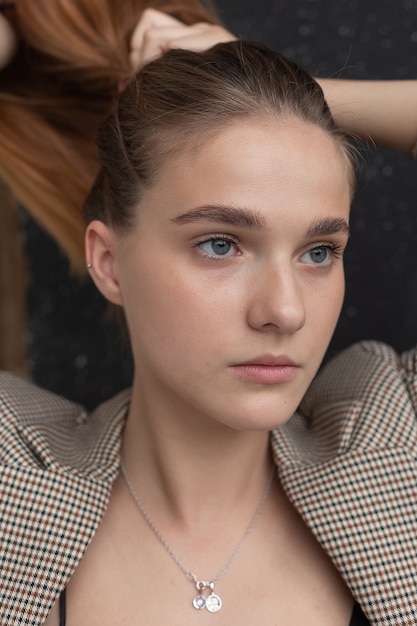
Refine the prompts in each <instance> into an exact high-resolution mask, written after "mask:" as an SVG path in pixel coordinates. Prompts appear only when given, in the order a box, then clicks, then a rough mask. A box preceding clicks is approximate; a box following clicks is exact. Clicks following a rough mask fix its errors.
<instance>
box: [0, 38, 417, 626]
mask: <svg viewBox="0 0 417 626" xmlns="http://www.w3.org/2000/svg"><path fill="white" fill-rule="evenodd" d="M99 145H100V155H101V159H102V169H101V171H100V174H99V176H98V178H97V180H96V182H95V185H94V187H93V189H92V191H91V193H90V195H89V197H88V199H87V202H86V215H87V220H88V222H89V226H88V229H87V234H86V258H87V267H88V270H89V272H90V274H91V277H92V279H93V280H94V282H95V283H96V285H97V287H98V288H99V290H100V291H101V292H102V293H103V294H104V295H105V296H106V298H107V299H108V300H109V301H111V302H112V303H114V304H116V305H118V306H121V307H122V308H123V310H124V313H125V316H126V319H127V324H128V328H129V333H130V340H131V345H132V351H133V355H134V361H135V375H134V380H133V386H132V390H131V391H129V392H124V393H122V394H121V395H118V396H117V397H115V398H114V399H112V400H111V401H109V402H108V403H106V404H105V405H103V406H101V407H99V408H98V409H97V411H96V412H95V413H94V414H92V415H86V414H85V413H84V412H83V410H82V409H81V408H80V407H78V406H75V405H72V404H70V403H68V402H65V401H64V400H62V399H60V398H58V397H56V396H53V395H52V394H48V393H46V392H43V391H40V390H38V389H36V388H35V387H33V386H31V385H29V384H28V383H25V382H22V381H18V380H17V379H13V378H11V377H9V376H7V375H4V376H2V377H1V389H2V392H1V398H2V399H1V405H0V406H1V415H2V419H1V420H0V426H1V429H2V432H1V437H0V440H1V441H2V442H4V448H3V451H2V463H3V466H2V498H1V502H0V506H1V510H0V519H1V520H2V522H1V524H2V526H1V533H0V542H1V545H0V555H1V558H2V585H1V590H0V593H1V594H2V597H1V601H0V621H1V622H2V623H5V624H14V623H22V624H23V623H24V624H31V625H35V624H43V623H45V624H47V625H48V626H51V625H55V626H58V624H61V625H63V624H67V626H72V625H77V626H83V625H84V624H85V625H86V626H87V625H88V626H95V625H96V624H100V625H101V626H107V625H112V626H114V624H134V625H138V626H139V625H142V624H146V625H149V624H170V625H172V626H176V625H177V624H178V625H179V624H181V625H183V624H197V623H199V624H200V623H201V624H202V625H206V624H212V623H213V624H214V623H216V624H218V625H221V626H223V625H225V624H227V625H228V626H230V625H233V624H236V625H237V624H239V625H242V624H248V625H249V624H265V625H266V624H277V623H280V624H281V623H285V624H286V625H287V626H299V625H300V624H307V623H308V624H310V625H312V626H315V625H316V624H317V625H319V624H320V626H327V625H328V626H348V625H350V626H354V625H359V624H368V623H370V624H378V625H380V624H385V625H388V624H394V623H395V624H399V623H401V624H404V625H407V624H409V625H411V624H414V623H415V621H416V617H417V616H416V608H415V607H416V592H415V589H416V582H417V581H416V576H417V574H416V572H417V567H416V565H417V563H416V554H417V550H416V548H417V545H416V543H417V533H416V530H417V528H416V520H417V515H416V513H417V511H416V498H415V495H416V494H415V490H416V487H415V485H416V480H415V479H416V461H415V458H416V446H417V432H416V423H415V413H416V408H417V407H416V393H415V380H416V377H415V372H416V365H415V353H414V352H412V353H410V354H408V355H404V356H403V357H401V358H400V357H397V356H395V355H394V354H393V352H392V351H390V350H389V349H388V348H386V347H384V346H380V345H378V344H372V343H369V344H362V345H359V346H356V347H354V348H352V349H351V350H350V351H348V352H347V353H345V354H343V355H341V356H340V357H339V358H338V360H337V361H335V362H334V363H333V364H330V365H329V366H328V367H327V368H326V370H325V371H324V372H323V373H322V374H321V376H320V377H319V378H318V379H317V380H316V382H315V383H313V385H312V387H311V388H310V390H309V391H308V392H307V389H308V387H309V386H310V383H311V382H312V380H313V377H314V376H315V374H316V372H317V369H318V367H319V365H320V361H321V359H322V357H323V354H324V352H325V350H326V347H327V345H328V342H329V340H330V338H331V335H332V332H333V329H334V327H335V324H336V322H337V318H338V315H339V311H340V307H341V303H342V298H343V291H344V278H343V262H342V256H343V250H344V248H345V246H346V243H347V240H348V234H349V226H348V222H349V205H350V200H351V196H352V189H353V187H354V167H355V164H354V157H353V155H352V151H351V149H350V147H349V144H348V143H347V140H346V138H345V136H344V135H343V134H342V133H341V132H340V131H339V130H338V129H337V128H336V127H335V125H334V122H333V120H332V118H331V115H330V112H329V109H328V107H327V104H326V102H325V100H324V97H323V93H322V91H321V89H320V87H319V86H318V84H317V83H316V82H315V81H314V80H313V79H312V78H311V77H310V76H308V75H307V74H306V73H304V72H303V71H302V70H301V69H299V68H297V67H296V66H294V65H293V64H292V63H291V62H290V61H288V60H286V59H285V58H283V57H281V56H280V55H279V54H277V53H274V52H271V51H270V50H268V49H266V48H264V47H262V46H260V45H256V44H251V43H244V42H231V43H227V44H220V45H218V46H216V47H215V48H213V49H212V50H210V51H208V52H206V53H199V54H198V53H193V52H186V51H179V50H178V51H177V50H174V51H170V52H168V53H167V54H166V55H164V56H163V57H162V58H161V59H159V60H155V61H154V62H152V63H150V64H149V65H147V66H146V67H145V68H143V69H142V70H141V72H140V73H139V75H138V77H137V80H135V81H134V82H133V83H132V84H130V85H129V86H128V87H127V88H126V90H125V92H124V93H123V94H122V96H121V98H120V101H119V104H118V106H117V108H116V109H115V111H114V112H113V113H112V114H111V116H110V117H109V118H108V119H107V120H106V122H105V123H104V125H103V127H102V129H101V133H100V138H99ZM97 375H99V373H97ZM306 392H307V393H306ZM305 394H306V395H305ZM303 398H304V399H303ZM301 401H302V403H301V408H300V409H299V410H298V411H297V407H298V406H299V404H300V402H301ZM365 615H366V617H365ZM45 620H46V621H45Z"/></svg>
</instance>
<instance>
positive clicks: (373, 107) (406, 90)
mask: <svg viewBox="0 0 417 626" xmlns="http://www.w3.org/2000/svg"><path fill="white" fill-rule="evenodd" d="M318 82H319V83H320V85H321V87H322V89H323V91H324V93H325V96H326V99H327V101H328V103H329V105H330V108H331V110H332V113H333V117H334V119H335V121H336V123H337V124H338V125H339V126H340V127H341V128H343V129H345V130H347V131H348V132H351V133H354V134H355V135H357V136H359V137H360V138H362V139H369V138H370V139H371V140H372V141H374V142H375V143H378V144H382V145H385V146H389V147H390V148H395V149H396V150H402V151H404V152H410V153H412V152H413V151H414V152H415V148H416V142H417V80H392V81H385V80H384V81H368V80H360V81H359V80H340V79H318ZM413 156H415V157H416V156H417V155H416V154H414V155H413Z"/></svg>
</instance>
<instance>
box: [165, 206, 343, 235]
mask: <svg viewBox="0 0 417 626" xmlns="http://www.w3.org/2000/svg"><path fill="white" fill-rule="evenodd" d="M171 221H172V222H173V223H174V224H192V223H194V222H217V223H219V224H229V225H230V226H242V227H245V228H251V229H254V230H261V229H262V228H265V227H266V222H265V219H264V218H263V216H261V215H260V214H259V213H258V212H257V211H254V210H252V209H242V208H238V207H235V206H232V205H222V204H210V205H206V206H201V207H197V208H195V209H191V210H190V211H187V212H186V213H182V214H181V215H177V216H176V217H174V218H173V219H172V220H171ZM340 232H342V233H347V234H348V235H349V232H350V230H349V225H348V223H347V222H346V220H344V219H343V218H342V217H324V218H322V219H318V220H315V221H314V222H313V223H312V224H311V225H310V226H309V227H308V229H307V232H306V237H320V236H326V235H332V234H335V233H340Z"/></svg>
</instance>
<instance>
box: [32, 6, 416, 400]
mask: <svg viewBox="0 0 417 626" xmlns="http://www.w3.org/2000/svg"><path fill="white" fill-rule="evenodd" d="M218 4H219V8H220V12H221V15H222V17H223V19H224V21H225V23H226V24H227V25H228V26H229V28H230V29H231V30H232V31H233V32H234V33H235V34H237V35H239V36H241V37H244V38H250V39H258V40H261V41H263V42H264V43H267V44H269V45H270V46H272V47H275V48H277V49H279V50H280V51H281V52H283V53H284V54H286V55H287V56H289V57H290V58H292V59H293V60H295V61H297V62H298V63H300V64H301V65H303V66H304V67H305V68H306V69H307V70H308V71H310V72H311V73H312V74H314V75H317V76H341V77H344V78H368V79H376V78H414V77H417V0H363V1H362V2H359V1H358V0H350V1H341V0H339V1H338V0H303V1H298V0H275V1H274V0H262V2H259V1H255V0H239V2H236V1H235V2H232V0H227V1H225V0H222V1H221V2H220V3H218ZM416 130H417V110H416V120H415V127H414V128H410V134H414V135H415V134H416ZM365 156H366V162H367V165H366V167H365V168H364V171H363V173H362V175H361V178H360V181H359V187H358V192H357V194H356V198H355V201H354V204H353V211H352V218H351V226H352V240H351V243H350V244H349V247H348V251H347V254H346V279H347V290H346V299H345V306H344V309H343V312H342V316H341V320H340V323H339V327H338V330H337V331H336V334H335V337H334V340H333V342H332V345H331V347H330V350H329V354H330V355H331V354H334V353H335V352H336V351H338V350H340V349H342V348H343V347H345V346H347V345H349V344H350V343H352V342H354V341H357V340H359V339H363V338H367V339H380V340H383V341H386V342H388V343H390V344H392V345H393V346H395V347H396V348H397V349H398V350H403V349H406V348H408V347H411V346H412V345H413V343H414V342H415V341H416V336H417V324H416V320H417V207H416V204H417V202H416V177H417V163H415V162H413V161H412V160H411V158H410V157H409V156H407V155H399V154H396V153H395V152H393V151H390V150H386V149H374V148H372V147H368V148H367V149H366V150H365ZM24 223H25V231H26V249H27V256H28V265H29V267H30V271H31V281H30V288H29V295H28V305H29V343H30V362H29V364H30V368H31V371H32V375H33V378H34V379H35V381H36V382H38V383H39V384H41V385H43V386H44V387H47V388H50V389H52V390H54V391H57V392H58V393H61V394H63V395H65V396H67V397H69V398H71V399H75V400H78V401H80V402H82V403H83V404H87V406H90V407H91V406H94V405H95V404H97V403H98V402H99V401H101V400H102V399H104V398H107V397H109V396H111V395H112V394H113V393H114V392H116V391H117V390H119V389H121V388H123V387H125V386H127V385H129V381H130V378H131V371H132V370H131V359H130V356H129V350H128V348H127V347H126V344H125V342H124V340H123V338H121V337H120V334H119V333H118V331H117V329H115V328H114V327H112V326H111V325H109V324H108V323H107V322H106V321H105V319H104V318H105V315H106V307H105V306H104V303H103V301H102V299H101V297H100V296H99V295H98V294H97V293H96V291H95V288H94V287H93V286H92V285H91V284H89V283H88V282H87V283H85V284H80V283H79V282H78V281H76V280H73V279H71V277H70V276H69V274H68V271H67V265H66V262H65V261H64V260H63V258H62V256H61V255H60V253H59V252H58V251H57V250H56V248H55V247H54V245H53V243H52V242H51V241H50V240H49V238H48V237H47V236H46V235H45V234H44V233H43V232H42V231H40V230H39V229H38V228H37V226H36V225H35V224H33V222H31V220H30V219H29V218H27V217H26V216H24Z"/></svg>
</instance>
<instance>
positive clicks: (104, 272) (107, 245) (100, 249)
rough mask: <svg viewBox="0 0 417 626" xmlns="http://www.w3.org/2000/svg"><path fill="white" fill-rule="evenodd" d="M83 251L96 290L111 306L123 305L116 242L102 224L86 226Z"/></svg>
mask: <svg viewBox="0 0 417 626" xmlns="http://www.w3.org/2000/svg"><path fill="white" fill-rule="evenodd" d="M85 251H86V260H87V267H88V269H89V272H90V276H91V278H92V279H93V281H94V282H95V284H96V287H97V289H98V290H99V291H101V293H102V294H103V296H104V297H105V298H107V300H110V302H113V304H120V305H123V297H122V293H121V290H120V285H119V281H118V272H117V254H116V252H117V240H116V236H115V234H114V232H113V231H112V230H111V229H110V228H109V227H108V226H106V224H104V222H100V221H99V220H94V221H92V222H91V223H90V224H89V225H88V227H87V231H86V234H85Z"/></svg>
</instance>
